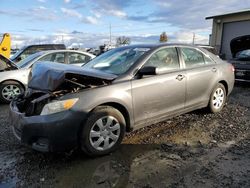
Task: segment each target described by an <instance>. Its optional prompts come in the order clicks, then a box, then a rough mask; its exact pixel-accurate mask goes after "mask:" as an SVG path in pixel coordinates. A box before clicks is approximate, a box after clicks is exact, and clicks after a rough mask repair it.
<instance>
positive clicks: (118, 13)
mask: <svg viewBox="0 0 250 188" xmlns="http://www.w3.org/2000/svg"><path fill="white" fill-rule="evenodd" d="M108 13H109V14H111V15H113V16H117V17H120V18H124V17H126V16H127V14H126V13H125V12H124V11H121V10H114V9H111V10H108Z"/></svg>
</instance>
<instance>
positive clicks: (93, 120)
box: [10, 44, 234, 156]
mask: <svg viewBox="0 0 250 188" xmlns="http://www.w3.org/2000/svg"><path fill="white" fill-rule="evenodd" d="M233 70H234V69H233V66H232V65H231V64H229V63H226V62H224V61H222V60H221V59H219V58H218V57H216V56H215V55H213V54H212V53H210V52H208V51H207V50H205V49H202V48H198V47H193V46H188V45H170V44H168V45H167V44H162V45H133V46H125V47H121V48H116V49H113V50H110V51H108V52H106V53H104V54H102V55H100V56H98V57H96V58H95V59H93V60H92V61H90V62H89V63H87V64H85V65H84V66H83V67H82V68H81V69H77V68H75V67H73V66H68V65H64V64H57V63H54V64H49V63H46V62H41V63H37V64H36V65H35V66H34V67H33V69H32V72H31V73H32V76H31V78H30V81H29V84H28V87H29V90H28V92H27V93H26V95H25V96H19V97H18V98H17V99H16V100H14V101H12V102H11V105H10V119H11V121H12V125H13V130H14V135H15V136H16V137H17V138H18V139H19V140H20V141H21V142H22V143H24V144H26V145H28V146H30V147H32V148H33V149H35V150H38V151H43V152H48V151H65V150H69V149H72V148H76V147H77V146H79V147H80V148H81V149H82V150H83V151H84V152H86V153H87V154H89V155H94V156H97V155H104V154H107V153H110V152H112V151H114V150H115V149H117V148H118V146H119V144H120V143H121V141H122V139H123V136H124V134H125V132H128V131H131V130H135V129H138V128H141V127H145V126H147V125H150V124H152V123H156V122H159V121H162V120H165V119H167V118H170V117H173V116H176V115H179V114H183V113H186V112H190V111H192V110H195V109H200V108H205V107H207V108H208V109H209V110H210V111H211V112H213V113H217V112H220V111H221V110H222V108H223V106H224V104H225V102H226V99H227V96H228V95H229V94H230V93H231V91H232V89H233V85H234V72H233Z"/></svg>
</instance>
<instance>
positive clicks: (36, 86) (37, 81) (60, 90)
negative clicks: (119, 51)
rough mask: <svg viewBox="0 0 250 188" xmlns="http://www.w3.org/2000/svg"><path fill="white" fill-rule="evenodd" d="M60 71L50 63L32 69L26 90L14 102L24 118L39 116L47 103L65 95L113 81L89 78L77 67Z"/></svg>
mask: <svg viewBox="0 0 250 188" xmlns="http://www.w3.org/2000/svg"><path fill="white" fill-rule="evenodd" d="M71 67H72V66H70V68H71ZM67 68H68V67H67ZM60 69H62V67H61V65H60V66H59V68H57V67H51V63H49V65H48V64H46V63H41V64H38V65H36V66H35V67H34V68H33V69H32V72H31V75H30V81H29V84H28V90H27V91H26V92H25V94H24V95H20V96H19V97H17V99H15V101H14V102H15V103H16V106H17V108H18V110H19V111H20V112H21V113H25V115H26V116H34V115H40V113H41V111H42V109H43V107H44V106H45V105H46V104H47V103H50V102H52V101H54V100H57V99H59V98H60V97H61V96H63V95H65V94H68V93H77V92H80V91H82V90H87V89H93V88H96V87H101V86H105V85H109V84H111V82H112V80H113V79H114V78H107V79H104V78H101V76H99V77H98V75H97V77H95V76H94V75H93V76H91V75H90V73H86V72H84V71H81V68H78V67H76V68H75V67H73V68H72V69H67V70H66V69H64V70H60ZM79 69H80V70H79ZM78 73H79V74H78Z"/></svg>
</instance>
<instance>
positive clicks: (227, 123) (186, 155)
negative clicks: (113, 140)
mask: <svg viewBox="0 0 250 188" xmlns="http://www.w3.org/2000/svg"><path fill="white" fill-rule="evenodd" d="M249 110H250V84H237V85H236V87H235V89H234V91H233V93H232V95H231V96H230V100H229V102H228V104H227V105H226V106H225V108H224V109H223V111H222V112H221V113H219V114H207V113H206V112H205V111H203V110H200V111H195V112H192V113H188V114H185V115H181V116H178V117H176V118H172V119H169V120H167V121H165V122H162V123H159V124H155V125H152V126H149V127H146V128H143V129H140V130H137V131H135V132H132V133H130V134H128V135H127V136H126V137H125V139H124V142H123V144H122V146H121V147H120V149H119V150H118V151H116V152H114V153H112V154H111V155H107V156H103V157H98V158H89V157H87V156H85V155H84V154H83V153H81V152H80V151H74V152H73V153H61V154H55V153H45V154H44V153H39V152H36V151H33V150H30V149H28V148H26V147H23V146H21V145H20V144H19V143H18V141H17V140H16V139H15V138H14V137H13V134H12V130H11V127H10V125H9V123H8V119H7V114H8V106H7V105H3V104H0V187H90V188H91V187H250V178H249V177H250V111H249Z"/></svg>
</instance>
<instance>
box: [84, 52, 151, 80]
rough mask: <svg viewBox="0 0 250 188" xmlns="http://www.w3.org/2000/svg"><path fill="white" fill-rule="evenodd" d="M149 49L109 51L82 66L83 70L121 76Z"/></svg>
mask: <svg viewBox="0 0 250 188" xmlns="http://www.w3.org/2000/svg"><path fill="white" fill-rule="evenodd" d="M148 50H150V48H141V47H127V48H117V49H114V50H110V51H108V52H106V53H104V54H102V55H100V56H98V57H96V58H95V59H93V60H92V61H90V62H88V63H86V64H85V65H83V67H84V68H85V69H90V70H91V69H94V70H100V71H103V72H106V73H111V74H115V75H121V74H123V73H125V72H126V71H127V70H128V69H129V68H130V67H131V66H132V65H133V64H134V63H135V62H136V61H137V60H138V59H139V58H140V57H141V56H142V55H143V54H144V53H145V52H147V51H148Z"/></svg>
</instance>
